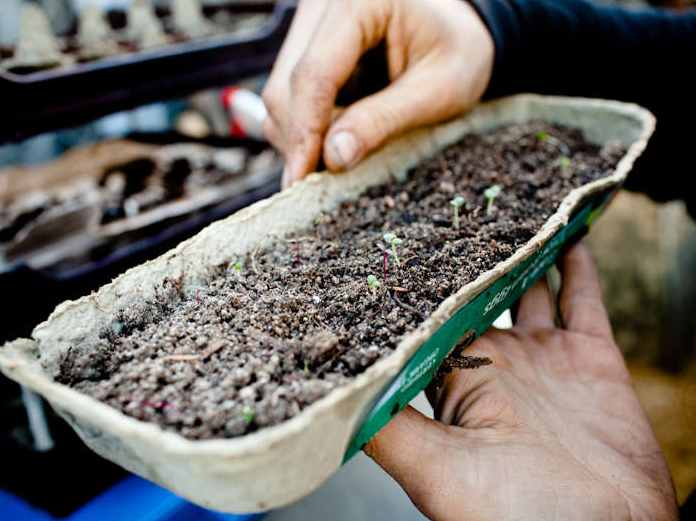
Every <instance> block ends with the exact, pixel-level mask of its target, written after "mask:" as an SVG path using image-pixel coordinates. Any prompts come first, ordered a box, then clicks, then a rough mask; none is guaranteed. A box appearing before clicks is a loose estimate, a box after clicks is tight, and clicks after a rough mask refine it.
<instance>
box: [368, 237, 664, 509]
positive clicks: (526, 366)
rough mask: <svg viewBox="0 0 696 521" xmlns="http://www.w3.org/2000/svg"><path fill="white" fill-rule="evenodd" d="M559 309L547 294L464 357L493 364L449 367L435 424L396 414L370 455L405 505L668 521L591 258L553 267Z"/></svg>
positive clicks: (538, 293)
mask: <svg viewBox="0 0 696 521" xmlns="http://www.w3.org/2000/svg"><path fill="white" fill-rule="evenodd" d="M562 273H563V288H562V291H561V295H560V299H559V306H560V311H561V316H562V319H563V323H564V324H565V328H564V329H559V328H557V327H555V326H554V315H555V309H556V308H555V305H554V302H553V301H552V300H551V298H550V294H549V291H548V288H547V286H546V284H545V282H544V283H538V284H537V285H536V286H535V287H533V288H532V289H531V290H529V292H527V294H526V295H524V297H523V298H522V300H521V302H520V308H519V314H518V320H517V323H516V325H515V327H514V328H513V329H511V330H507V331H505V330H492V331H489V332H488V333H486V334H485V335H484V336H482V337H481V338H480V339H479V340H477V341H476V342H475V343H474V344H473V345H472V346H471V347H470V348H469V349H467V350H466V354H467V355H472V356H485V357H489V358H491V359H492V360H493V365H491V366H487V367H484V368H481V369H477V370H475V371H474V370H455V372H453V373H452V374H450V375H449V376H448V377H447V378H446V379H445V383H444V385H443V388H442V389H441V390H440V391H439V392H434V393H431V394H430V396H429V398H430V399H431V403H433V406H434V409H435V416H436V418H437V419H438V420H439V422H437V421H435V420H431V419H429V418H426V417H425V416H423V415H421V414H420V413H418V412H416V411H415V410H414V409H411V408H409V409H406V410H404V411H403V412H402V413H401V414H399V415H398V416H397V417H396V418H394V420H392V421H391V422H390V423H389V424H388V425H387V426H386V427H385V428H384V429H382V431H381V432H380V433H379V434H378V435H377V436H376V437H375V438H374V439H373V440H372V441H371V442H370V443H369V444H368V445H367V447H366V449H365V450H366V452H367V453H368V454H369V455H370V456H371V457H372V458H374V459H375V460H376V461H377V463H379V464H380V465H381V466H382V467H383V468H384V469H385V470H386V471H387V472H388V473H389V474H391V475H392V477H393V478H394V479H395V480H396V481H398V482H399V484H400V485H401V486H402V487H403V488H404V490H405V491H406V493H407V494H408V495H409V496H410V498H411V500H412V501H413V502H414V503H415V505H416V506H417V507H418V508H419V509H420V510H421V511H422V512H423V513H424V514H425V515H427V516H428V517H430V518H432V519H435V520H439V521H445V520H458V521H464V520H466V521H473V520H477V521H483V520H491V521H493V520H495V521H505V520H513V519H514V520H534V521H544V520H563V521H567V520H575V519H577V520H582V521H591V520H600V519H601V520H632V521H637V520H646V521H647V520H650V521H657V520H672V519H677V506H676V499H675V494H674V488H673V485H672V481H671V477H670V474H669V471H668V469H667V465H666V463H665V460H664V457H663V455H662V452H661V451H660V447H659V446H658V443H657V441H656V440H655V436H654V434H653V432H652V430H651V428H650V425H649V423H648V420H647V419H646V417H645V414H644V413H643V410H642V409H641V406H640V404H639V403H638V399H637V397H636V395H635V393H634V391H633V388H632V386H631V381H630V377H629V373H628V371H627V369H626V366H625V364H624V361H623V357H622V355H621V353H620V351H619V349H618V348H617V346H616V344H615V343H614V340H613V338H612V332H611V326H610V324H609V320H608V318H607V313H606V311H605V309H604V305H603V303H602V297H601V289H600V286H599V281H598V277H597V273H596V271H595V268H594V264H593V261H592V259H591V257H590V255H589V253H588V252H587V250H585V249H584V247H582V246H576V247H574V248H573V249H571V250H570V251H569V253H568V254H567V255H566V256H565V258H564V259H563V261H562Z"/></svg>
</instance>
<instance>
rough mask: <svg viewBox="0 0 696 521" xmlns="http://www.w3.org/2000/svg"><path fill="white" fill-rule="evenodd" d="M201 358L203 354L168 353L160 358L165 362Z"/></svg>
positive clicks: (192, 360)
mask: <svg viewBox="0 0 696 521" xmlns="http://www.w3.org/2000/svg"><path fill="white" fill-rule="evenodd" d="M200 359H201V355H194V354H191V355H168V356H163V357H162V358H161V359H160V360H162V361H163V362H196V361H197V360H200Z"/></svg>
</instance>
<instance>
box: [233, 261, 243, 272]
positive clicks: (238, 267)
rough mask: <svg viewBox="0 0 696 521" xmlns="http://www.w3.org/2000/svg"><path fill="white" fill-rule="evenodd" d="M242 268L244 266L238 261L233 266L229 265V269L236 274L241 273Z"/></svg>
mask: <svg viewBox="0 0 696 521" xmlns="http://www.w3.org/2000/svg"><path fill="white" fill-rule="evenodd" d="M242 268H244V264H242V261H240V260H238V261H237V262H235V263H234V264H230V269H231V270H233V271H236V272H237V273H238V274H239V273H242Z"/></svg>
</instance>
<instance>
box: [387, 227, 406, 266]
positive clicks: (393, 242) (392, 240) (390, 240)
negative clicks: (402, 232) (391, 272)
mask: <svg viewBox="0 0 696 521" xmlns="http://www.w3.org/2000/svg"><path fill="white" fill-rule="evenodd" d="M384 241H385V242H386V243H387V244H388V245H390V246H391V252H392V256H393V257H394V260H395V261H396V265H397V266H401V261H400V260H399V255H398V253H397V248H398V247H399V246H400V245H401V244H402V243H403V242H404V241H402V240H401V239H399V238H398V237H397V236H396V234H395V233H391V232H389V233H385V234H384Z"/></svg>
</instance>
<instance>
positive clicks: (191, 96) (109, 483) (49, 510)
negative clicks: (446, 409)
mask: <svg viewBox="0 0 696 521" xmlns="http://www.w3.org/2000/svg"><path fill="white" fill-rule="evenodd" d="M620 3H625V4H631V5H637V6H640V5H644V4H645V3H646V2H643V1H640V0H625V1H624V2H620ZM651 3H653V4H655V5H657V6H659V7H661V8H665V9H687V8H690V7H691V6H693V3H694V2H690V1H689V0H673V1H669V0H665V1H655V2H651ZM293 11H294V5H293V2H273V1H263V0H247V1H229V0H228V1H225V0H216V1H213V0H162V1H156V0H152V1H149V0H101V1H100V0H43V1H39V0H37V1H29V0H3V2H2V16H0V93H2V94H3V102H4V103H5V104H6V105H7V107H6V108H5V110H4V111H3V118H2V121H0V294H1V295H3V296H5V302H6V303H9V305H7V304H6V306H5V309H3V312H2V321H1V325H0V343H1V342H4V341H6V340H11V339H13V338H16V337H18V336H27V335H29V334H30V332H31V329H32V328H33V327H34V326H35V325H36V324H37V323H38V322H39V321H41V320H43V319H45V318H46V317H47V316H48V314H49V313H50V311H51V310H52V309H53V308H54V307H55V305H56V304H58V303H59V302H61V301H63V300H65V299H67V298H76V297H78V296H81V295H84V294H86V293H89V292H90V291H92V290H93V289H96V288H97V287H99V286H100V285H102V284H104V283H106V282H108V281H109V280H111V279H112V278H113V277H114V276H116V275H117V274H118V273H121V272H123V271H124V270H125V269H127V268H129V267H131V266H134V265H136V264H139V263H141V262H143V261H144V260H147V259H150V258H153V257H155V256H157V255H159V254H161V253H162V252H164V251H166V250H167V249H169V248H171V247H172V246H174V245H175V244H177V243H178V242H180V241H181V240H183V239H185V238H187V237H189V236H191V235H193V234H195V233H196V232H197V231H199V230H200V229H201V228H203V227H204V226H205V225H207V224H208V223H210V222H212V221H213V220H216V219H219V218H222V217H224V216H226V215H229V214H231V213H233V212H234V211H236V210H238V209H239V208H242V207H244V206H246V205H248V204H250V203H252V202H254V201H256V200H258V199H261V198H264V197H267V196H268V195H270V194H272V193H274V192H275V191H277V190H278V189H279V175H280V172H281V170H282V164H281V159H280V158H279V157H278V155H277V154H276V153H275V152H274V151H273V150H272V149H270V147H269V146H268V145H267V144H266V143H264V141H263V140H262V139H258V138H259V136H258V129H254V128H253V127H251V126H249V125H246V124H245V121H244V119H243V117H242V116H240V114H238V113H237V112H236V111H235V102H234V99H235V93H237V92H238V91H237V90H236V89H237V88H238V87H242V88H244V89H247V90H249V91H252V92H257V93H258V92H260V90H261V89H262V87H263V84H264V81H265V78H266V75H267V73H268V72H269V71H270V68H271V65H272V63H273V60H274V57H275V55H276V53H277V51H278V49H279V48H280V44H281V43H282V40H283V37H284V35H285V33H286V32H287V29H288V26H289V22H290V20H291V18H292V15H293ZM192 64H193V65H192ZM75 100H79V101H78V102H76V101H75ZM588 242H589V244H590V247H591V248H592V250H593V252H594V253H595V256H596V258H597V261H598V263H599V266H600V270H601V275H602V283H603V289H604V293H605V298H606V301H607V305H608V308H609V311H610V315H611V319H612V322H613V325H614V328H615V334H616V338H617V342H618V344H619V345H620V347H621V348H622V350H623V351H624V353H625V354H626V357H627V359H628V362H629V367H630V370H631V373H632V375H633V378H634V381H635V386H636V389H637V391H638V394H639V397H640V399H641V401H642V403H643V405H644V407H645V409H646V411H647V413H648V416H649V417H650V420H651V422H652V425H653V427H654V429H655V431H656V433H657V436H658V439H659V441H660V443H661V445H662V448H663V449H664V451H665V453H666V456H667V459H668V463H669V465H670V468H671V470H672V472H673V476H674V480H675V484H676V487H677V493H678V496H679V500H680V501H683V500H684V499H685V498H686V497H687V495H688V494H689V492H690V491H691V490H693V489H694V488H696V360H695V352H696V349H695V347H696V314H695V313H694V310H696V226H695V225H694V222H693V220H692V218H691V217H690V216H689V215H688V214H687V212H686V210H685V208H684V207H683V205H682V204H681V203H668V204H659V205H658V204H656V203H654V202H652V201H650V200H649V199H647V198H645V197H643V196H641V195H636V194H632V193H629V192H622V193H621V194H620V195H619V197H617V198H616V200H615V201H614V203H613V204H612V206H611V207H610V209H609V210H608V212H607V213H606V215H605V216H604V217H603V218H602V220H601V224H600V225H599V226H596V227H595V228H594V229H593V231H592V233H591V235H590V237H589V238H588ZM418 406H419V407H421V408H422V409H424V410H426V411H427V409H428V407H427V404H425V403H424V401H423V400H422V398H419V399H418ZM0 415H1V416H2V421H0V461H2V462H3V465H2V466H0V519H3V520H4V519H8V520H15V519H26V520H32V519H43V520H48V519H71V520H92V519H95V520H96V519H99V520H111V519H113V520H121V519H129V520H131V519H132V520H137V519H148V520H150V519H152V520H153V521H168V520H172V521H174V520H175V519H176V520H179V519H181V520H183V519H239V518H235V517H234V516H222V515H219V514H217V513H214V512H209V511H204V510H203V509H199V508H197V507H193V506H192V505H189V504H187V503H186V502H185V501H183V500H180V499H179V498H176V496H173V495H172V494H170V493H168V492H166V491H163V490H161V489H159V488H157V487H155V486H153V485H151V484H148V483H146V482H144V481H142V480H139V479H136V478H133V477H130V476H128V475H127V473H126V472H125V471H123V470H122V469H120V468H118V467H116V466H114V465H112V464H110V463H108V462H106V461H104V460H102V459H101V458H99V457H98V456H96V455H95V454H93V453H91V452H90V451H89V450H87V449H86V448H85V447H84V446H83V445H82V443H81V442H80V441H79V440H78V439H77V437H76V436H75V435H74V434H73V433H72V431H71V430H70V429H69V428H68V427H67V426H66V425H64V424H63V422H62V421H61V420H59V419H58V418H57V417H56V416H55V415H54V414H53V413H52V412H51V411H50V410H49V409H48V408H47V407H44V405H43V403H42V401H41V400H40V399H39V398H38V397H36V396H35V395H33V394H32V393H28V392H26V391H23V390H22V389H20V388H19V387H18V386H16V385H15V384H13V383H11V382H9V381H7V380H6V379H4V378H3V377H0ZM267 517H268V518H269V519H278V520H281V519H284V520H290V519H298V520H300V519H324V518H331V519H356V518H357V519H367V518H370V519H382V518H384V519H387V518H398V519H421V516H420V514H418V513H417V511H416V510H415V509H414V508H413V507H412V506H411V504H410V503H409V501H408V499H407V498H406V496H405V495H404V494H403V493H402V492H401V491H400V490H399V489H398V488H397V487H396V486H395V485H394V483H393V482H392V481H391V480H390V478H388V477H387V476H386V475H384V474H383V473H382V472H381V471H380V470H379V469H377V468H376V466H375V465H373V464H371V463H370V462H369V461H367V459H366V458H365V457H364V456H362V455H360V456H358V457H357V458H355V459H354V460H352V461H351V462H350V463H349V464H348V465H346V466H345V467H344V468H343V469H342V470H341V471H340V472H339V473H338V474H337V475H336V476H335V477H334V478H332V479H331V480H330V481H329V482H328V483H327V485H326V486H324V487H323V488H322V489H321V490H319V491H318V492H317V493H315V494H314V495H312V496H310V497H308V498H306V499H305V500H303V501H301V502H300V503H298V504H296V505H293V506H292V507H289V508H287V509H283V510H280V511H277V512H273V513H270V514H269V515H268V516H267Z"/></svg>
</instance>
